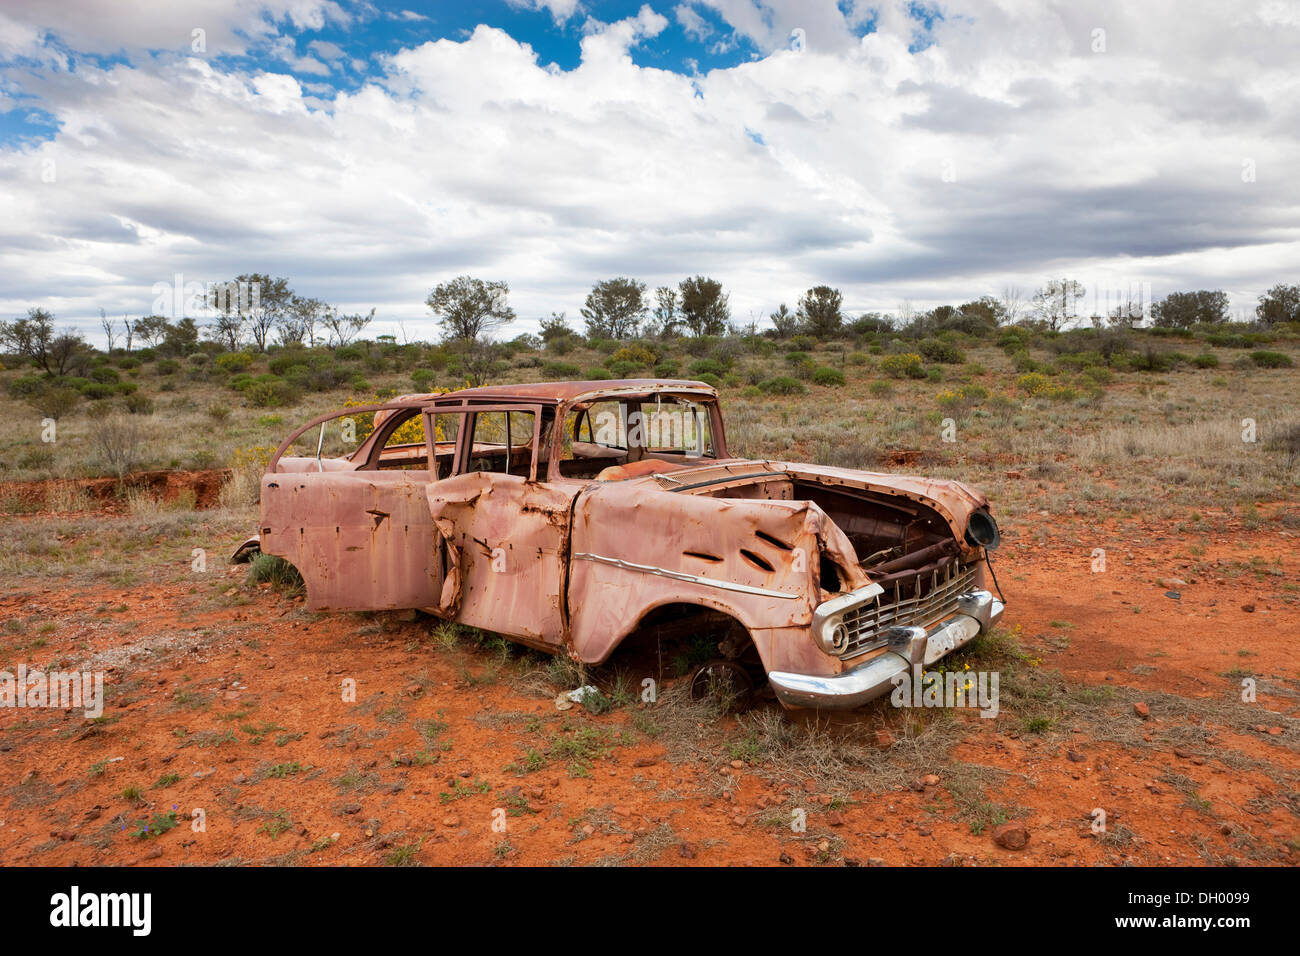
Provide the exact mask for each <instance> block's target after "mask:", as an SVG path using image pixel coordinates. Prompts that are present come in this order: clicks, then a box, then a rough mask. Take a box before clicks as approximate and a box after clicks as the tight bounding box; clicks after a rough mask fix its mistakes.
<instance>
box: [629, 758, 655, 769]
mask: <svg viewBox="0 0 1300 956" xmlns="http://www.w3.org/2000/svg"><path fill="white" fill-rule="evenodd" d="M658 762H659V761H658V760H656V759H655V758H654V757H637V758H636V760H634V761H632V766H634V767H653V766H654V765H655V764H657V763H658Z"/></svg>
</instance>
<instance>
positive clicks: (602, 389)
mask: <svg viewBox="0 0 1300 956" xmlns="http://www.w3.org/2000/svg"><path fill="white" fill-rule="evenodd" d="M362 426H364V427H366V428H372V430H371V431H369V433H368V434H364V432H363V434H362V436H361V440H360V443H359V444H356V445H355V450H352V451H351V452H350V453H346V450H347V449H348V447H349V445H348V442H347V439H348V437H349V435H348V431H349V430H350V429H357V428H360V427H362ZM317 430H318V431H317ZM327 435H328V438H329V442H330V445H331V450H333V449H334V448H335V447H337V448H341V449H343V453H340V454H339V455H326V454H324V449H325V445H326V440H327ZM299 439H302V440H303V442H304V444H305V447H303V448H298V447H297V446H296V445H295V443H296V442H297V441H299ZM353 441H354V442H355V441H356V439H355V438H353ZM313 446H314V454H313ZM997 544H998V530H997V525H996V523H995V522H994V520H993V518H992V517H991V516H990V514H989V509H988V503H987V501H986V500H985V498H984V497H983V496H982V495H981V494H979V493H978V492H976V491H974V490H972V489H970V488H968V487H966V486H965V485H963V484H961V483H959V482H956V481H943V480H931V479H926V478H917V477H902V476H898V475H893V474H878V473H871V472H862V471H852V470H847V469H843V468H832V467H822V466H817V465H805V464H793V463H787V462H776V461H750V460H744V459H738V458H733V457H732V456H731V455H730V453H729V451H728V448H727V439H726V432H725V430H724V427H723V418H722V410H721V408H720V406H719V403H718V396H717V392H716V391H715V390H714V389H713V388H711V387H710V386H709V385H707V384H705V383H703V382H695V381H669V380H657V379H635V380H623V381H591V382H564V383H543V384H534V385H501V386H490V387H480V388H466V389H463V390H460V391H455V392H448V393H445V394H423V395H406V396H402V397H400V398H397V399H394V400H392V401H390V402H387V403H384V404H381V405H369V406H362V407H355V408H347V409H344V410H342V411H338V412H335V413H332V414H330V415H326V416H322V417H320V418H317V419H315V420H313V421H311V422H308V423H307V424H306V425H303V426H302V427H301V428H299V429H298V430H297V431H296V432H294V433H293V434H292V435H290V437H289V438H288V439H286V440H285V441H284V443H283V444H281V445H280V447H279V448H278V449H277V451H276V452H275V454H274V455H273V456H272V458H271V459H270V462H269V464H268V466H267V469H266V472H265V474H264V476H263V478H262V486H261V523H260V533H259V534H258V535H257V536H256V537H255V538H252V539H250V540H249V541H248V542H245V545H244V546H243V547H242V548H241V549H240V552H239V554H240V555H242V556H247V555H249V554H250V553H252V552H255V551H256V550H258V549H260V550H261V551H262V552H264V553H266V554H271V555H277V556H279V557H281V558H283V559H285V560H286V561H288V562H290V563H291V564H293V565H294V566H295V567H296V568H297V569H298V570H299V572H300V573H301V575H302V577H303V580H304V582H305V585H306V592H307V596H306V601H307V607H308V608H309V609H312V610H340V611H362V610H380V609H420V610H423V611H426V612H428V613H430V614H433V615H436V616H438V617H441V618H444V619H447V620H450V621H456V622H460V623H462V624H465V625H469V626H473V627H477V628H482V629H484V630H488V631H493V632H496V633H498V634H501V635H504V636H506V637H508V638H510V639H512V640H515V641H518V642H521V643H522V644H525V645H528V646H530V647H534V648H538V649H541V650H543V651H548V652H551V653H562V654H567V655H569V656H571V657H572V658H574V659H576V660H578V661H581V662H585V663H587V664H597V663H601V662H604V661H605V660H606V659H608V658H609V656H610V655H611V653H613V652H614V650H615V649H616V648H618V647H619V646H620V644H622V643H624V642H625V641H627V640H628V639H629V638H630V637H631V636H632V635H634V634H641V633H645V632H646V631H647V629H670V630H671V629H672V628H674V627H676V628H678V630H679V631H680V629H681V628H683V627H684V628H685V629H687V630H688V631H692V632H693V633H695V634H696V635H699V634H706V635H714V636H716V638H717V648H718V650H717V652H716V655H715V656H714V658H713V659H711V660H709V661H707V662H705V663H704V664H703V665H702V666H701V668H700V669H699V671H697V674H696V677H697V678H698V677H699V675H701V674H703V675H708V677H709V679H710V680H712V679H714V678H717V677H718V676H719V675H723V676H725V677H726V680H727V682H728V686H730V687H732V688H738V689H739V690H741V691H743V692H745V693H748V692H749V691H750V690H752V689H753V688H754V687H755V686H761V684H762V681H763V678H764V676H765V677H766V680H767V682H768V683H769V684H770V687H771V689H772V691H773V692H774V693H775V695H776V697H777V698H778V699H779V700H780V701H781V703H782V704H783V705H785V706H787V707H791V708H800V707H809V708H852V707H857V706H859V705H861V704H863V703H865V702H867V701H870V700H872V699H873V698H876V697H879V696H881V695H883V694H886V693H888V692H889V691H890V689H891V687H892V686H893V684H894V683H895V679H896V678H899V677H900V675H906V674H909V673H911V672H912V669H913V668H914V666H918V665H919V666H921V667H924V666H926V665H930V664H932V663H934V662H935V661H937V660H938V659H939V658H942V657H944V656H945V655H947V654H949V653H951V652H952V651H953V650H955V649H956V648H959V647H961V646H963V645H964V644H966V643H968V642H969V641H970V640H972V639H973V638H974V637H975V636H976V635H978V634H979V633H981V632H983V631H984V630H986V629H988V628H989V627H990V626H991V625H992V624H993V623H994V622H995V621H997V620H998V618H999V617H1000V616H1001V614H1002V611H1003V601H1002V600H1001V599H1000V598H1001V594H1000V592H999V593H998V595H997V596H995V595H994V594H993V593H991V592H990V591H989V590H987V589H986V585H985V582H986V569H987V570H988V572H989V575H990V577H991V571H992V568H991V566H990V565H989V563H988V551H989V550H991V549H993V548H995V547H997ZM996 586H997V585H996V579H993V587H994V588H995V589H996Z"/></svg>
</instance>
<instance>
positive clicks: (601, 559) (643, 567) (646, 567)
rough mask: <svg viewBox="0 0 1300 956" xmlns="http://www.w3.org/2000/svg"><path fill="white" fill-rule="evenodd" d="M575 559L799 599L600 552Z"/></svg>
mask: <svg viewBox="0 0 1300 956" xmlns="http://www.w3.org/2000/svg"><path fill="white" fill-rule="evenodd" d="M573 558H574V560H575V561H595V562H596V563H597V564H608V565H609V566H610V567H615V568H622V569H623V570H625V571H640V572H642V573H643V574H656V575H658V576H659V577H663V578H672V579H673V580H674V581H686V582H689V583H690V584H703V585H704V586H705V587H711V588H721V589H722V590H724V591H739V592H740V593H742V594H758V595H761V596H762V597H772V598H782V599H784V600H787V601H796V600H798V599H799V595H798V594H790V593H788V592H786V591H769V590H768V589H767V588H758V587H754V586H753V585H750V584H737V583H735V582H733V581H719V580H718V579H716V578H705V577H701V576H700V575H698V574H687V573H685V572H684V571H669V570H668V569H667V568H656V567H655V566H654V565H650V564H633V563H632V562H631V561H624V560H623V559H622V558H607V557H605V556H603V555H599V554H588V553H587V552H585V551H584V552H581V553H579V554H575V555H574V556H573Z"/></svg>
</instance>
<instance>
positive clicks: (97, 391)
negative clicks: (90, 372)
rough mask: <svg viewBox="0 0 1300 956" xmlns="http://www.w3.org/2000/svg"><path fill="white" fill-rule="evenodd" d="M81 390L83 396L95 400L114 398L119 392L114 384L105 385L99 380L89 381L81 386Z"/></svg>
mask: <svg viewBox="0 0 1300 956" xmlns="http://www.w3.org/2000/svg"><path fill="white" fill-rule="evenodd" d="M80 392H81V394H82V396H83V397H85V398H88V399H90V400H91V401H94V400H96V399H101V398H112V397H113V396H114V395H116V394H117V389H115V388H113V386H112V385H103V384H101V383H99V382H87V383H86V384H85V385H83V386H81V388H80Z"/></svg>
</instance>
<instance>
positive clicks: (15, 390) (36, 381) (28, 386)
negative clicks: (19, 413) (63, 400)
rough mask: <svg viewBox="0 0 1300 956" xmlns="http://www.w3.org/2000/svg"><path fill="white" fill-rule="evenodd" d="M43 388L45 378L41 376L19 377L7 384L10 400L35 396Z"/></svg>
mask: <svg viewBox="0 0 1300 956" xmlns="http://www.w3.org/2000/svg"><path fill="white" fill-rule="evenodd" d="M44 387H45V378H44V376H41V375H21V376H19V377H18V378H16V379H14V380H13V381H12V382H10V383H9V395H10V397H11V398H26V397H27V396H28V395H35V394H36V393H37V392H39V391H40V390H41V389H43V388H44Z"/></svg>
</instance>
